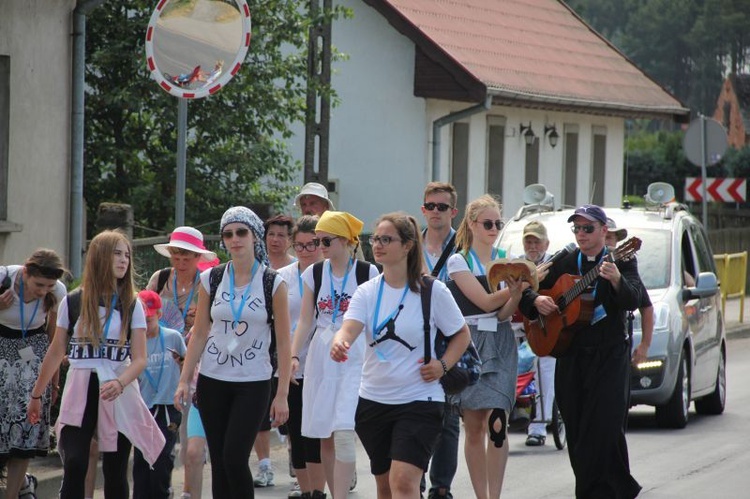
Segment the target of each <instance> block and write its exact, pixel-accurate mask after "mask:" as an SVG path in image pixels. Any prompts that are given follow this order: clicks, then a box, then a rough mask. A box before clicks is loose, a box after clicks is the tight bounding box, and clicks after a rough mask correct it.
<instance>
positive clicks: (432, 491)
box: [427, 488, 453, 499]
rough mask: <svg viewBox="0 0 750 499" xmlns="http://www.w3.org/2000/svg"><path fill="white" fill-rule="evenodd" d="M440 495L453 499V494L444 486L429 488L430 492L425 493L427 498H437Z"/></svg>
mask: <svg viewBox="0 0 750 499" xmlns="http://www.w3.org/2000/svg"><path fill="white" fill-rule="evenodd" d="M441 497H446V498H448V499H453V494H451V491H450V489H446V488H440V489H430V493H429V494H427V499H439V498H441Z"/></svg>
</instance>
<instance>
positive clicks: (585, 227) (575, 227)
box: [570, 224, 596, 234]
mask: <svg viewBox="0 0 750 499" xmlns="http://www.w3.org/2000/svg"><path fill="white" fill-rule="evenodd" d="M570 230H572V231H573V234H578V233H579V232H580V231H583V232H585V233H586V234H591V233H592V232H594V231H595V230H596V225H591V224H588V225H573V227H571V228H570Z"/></svg>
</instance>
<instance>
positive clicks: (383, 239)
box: [370, 236, 401, 246]
mask: <svg viewBox="0 0 750 499" xmlns="http://www.w3.org/2000/svg"><path fill="white" fill-rule="evenodd" d="M394 241H401V239H396V238H395V237H391V236H370V246H375V244H376V243H377V244H380V245H382V246H388V245H389V244H391V243H392V242H394Z"/></svg>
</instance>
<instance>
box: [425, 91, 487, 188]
mask: <svg viewBox="0 0 750 499" xmlns="http://www.w3.org/2000/svg"><path fill="white" fill-rule="evenodd" d="M491 107H492V96H491V95H488V96H487V97H486V98H485V100H484V102H480V103H479V104H476V105H474V106H471V107H467V108H466V109H462V110H461V111H456V112H453V113H450V114H446V115H445V116H443V117H441V118H438V119H436V120H435V121H433V122H432V181H433V182H437V181H439V180H440V129H441V128H442V127H444V126H445V125H449V124H451V123H454V122H456V121H459V120H462V119H464V118H468V117H469V116H472V115H475V114H477V113H482V112H485V111H489V110H490V108H491Z"/></svg>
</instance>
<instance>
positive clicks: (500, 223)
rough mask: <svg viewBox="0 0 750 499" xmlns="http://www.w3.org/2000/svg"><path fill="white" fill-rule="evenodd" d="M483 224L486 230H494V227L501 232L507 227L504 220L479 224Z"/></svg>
mask: <svg viewBox="0 0 750 499" xmlns="http://www.w3.org/2000/svg"><path fill="white" fill-rule="evenodd" d="M479 223H480V224H482V227H484V230H492V227H493V226H494V227H495V228H496V229H497V230H501V229H502V228H503V227H505V224H504V223H503V221H502V220H482V221H481V222H479Z"/></svg>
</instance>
